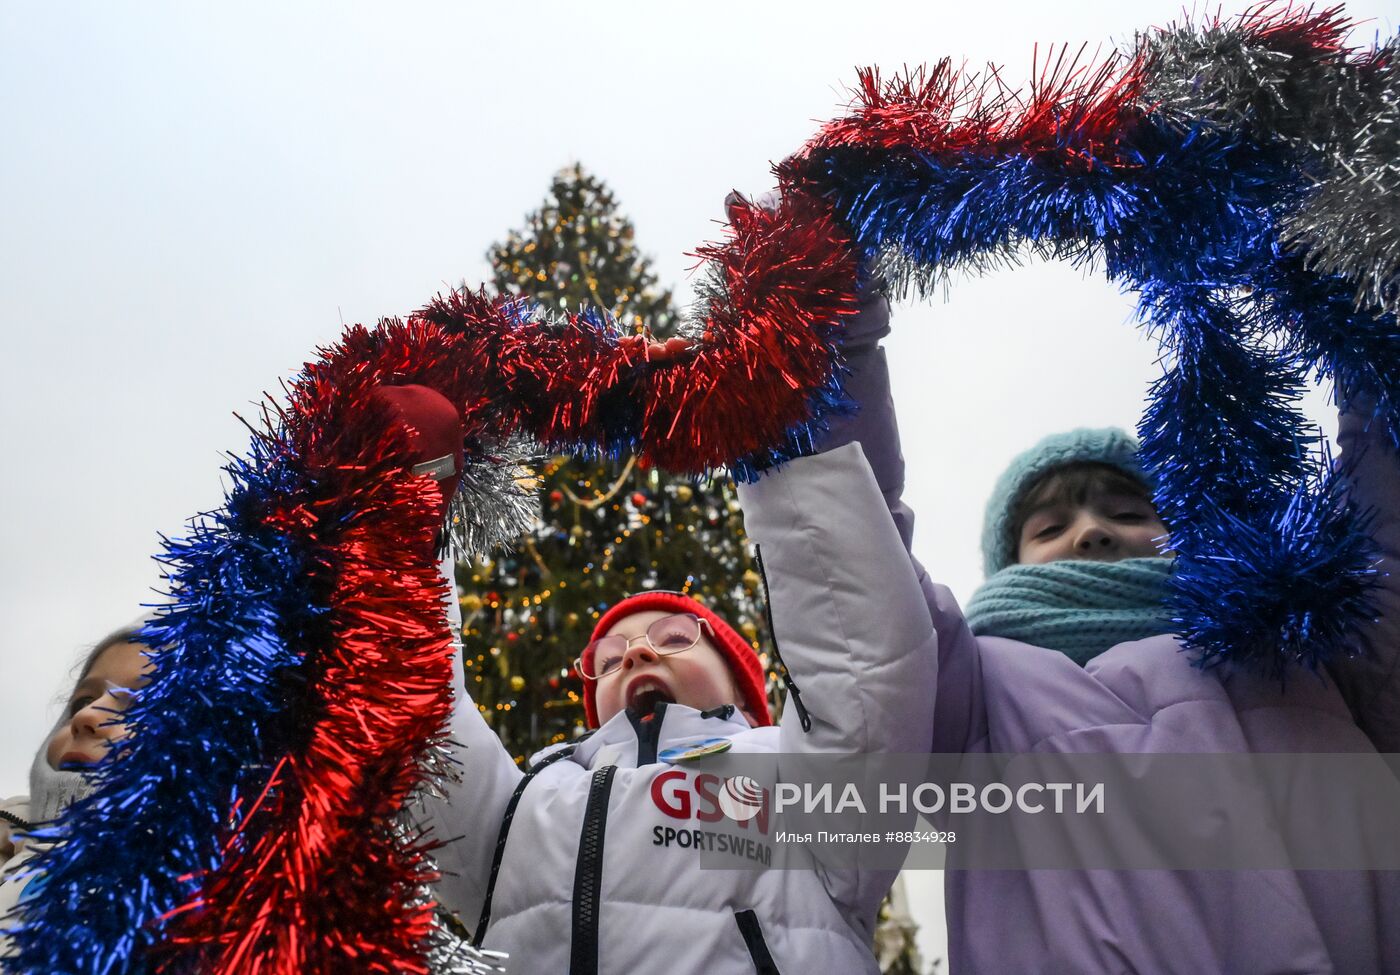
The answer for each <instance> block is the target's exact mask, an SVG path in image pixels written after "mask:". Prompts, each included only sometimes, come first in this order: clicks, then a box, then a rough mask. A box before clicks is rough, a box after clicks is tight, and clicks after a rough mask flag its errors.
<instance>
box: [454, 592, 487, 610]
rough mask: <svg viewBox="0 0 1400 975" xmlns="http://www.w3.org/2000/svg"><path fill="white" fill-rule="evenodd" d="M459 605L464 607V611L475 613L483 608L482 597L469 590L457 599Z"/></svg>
mask: <svg viewBox="0 0 1400 975" xmlns="http://www.w3.org/2000/svg"><path fill="white" fill-rule="evenodd" d="M457 605H459V606H461V607H462V612H464V613H475V612H476V611H477V610H479V609H481V606H482V603H481V597H480V596H478V595H477V594H476V593H474V592H469V593H467V594H466V595H465V596H463V597H462V598H461V599H459V600H457Z"/></svg>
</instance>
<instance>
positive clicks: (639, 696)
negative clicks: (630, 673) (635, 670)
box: [626, 677, 676, 715]
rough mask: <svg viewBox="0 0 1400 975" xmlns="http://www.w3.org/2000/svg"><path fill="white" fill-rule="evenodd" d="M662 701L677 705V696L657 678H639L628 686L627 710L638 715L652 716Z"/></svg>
mask: <svg viewBox="0 0 1400 975" xmlns="http://www.w3.org/2000/svg"><path fill="white" fill-rule="evenodd" d="M662 701H665V702H666V703H667V704H675V703H676V695H674V694H672V693H671V689H670V688H669V687H667V686H666V683H665V681H662V680H660V679H659V678H656V677H638V678H637V679H636V680H634V681H632V683H630V684H628V685H627V702H626V704H627V708H628V710H631V711H635V712H636V713H637V714H644V715H645V714H651V713H652V712H653V711H655V710H656V706H657V705H658V704H660V703H661V702H662Z"/></svg>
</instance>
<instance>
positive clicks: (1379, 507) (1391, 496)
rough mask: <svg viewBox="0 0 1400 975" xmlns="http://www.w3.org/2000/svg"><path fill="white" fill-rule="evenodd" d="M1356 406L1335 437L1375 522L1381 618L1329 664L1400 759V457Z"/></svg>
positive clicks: (1358, 710) (1382, 429) (1358, 712)
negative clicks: (1344, 656) (1356, 649)
mask: <svg viewBox="0 0 1400 975" xmlns="http://www.w3.org/2000/svg"><path fill="white" fill-rule="evenodd" d="M1370 406H1371V404H1370V403H1369V402H1362V401H1360V400H1358V401H1357V402H1356V403H1355V404H1354V408H1353V409H1352V410H1349V411H1345V412H1343V413H1342V415H1341V418H1340V423H1339V431H1338V435H1337V442H1338V445H1339V446H1340V447H1341V451H1342V455H1341V458H1340V462H1341V464H1342V467H1343V469H1344V470H1345V471H1346V472H1347V474H1348V488H1349V491H1350V496H1351V499H1352V500H1353V501H1354V502H1355V503H1356V504H1357V505H1358V506H1359V507H1360V508H1361V509H1362V510H1363V511H1365V510H1369V511H1370V512H1371V517H1372V522H1371V525H1372V531H1371V535H1372V538H1373V539H1374V540H1375V542H1376V547H1377V548H1378V549H1380V553H1381V564H1380V566H1379V568H1380V571H1381V572H1382V573H1383V576H1382V578H1381V581H1380V585H1379V586H1378V587H1377V588H1376V590H1375V593H1374V597H1373V601H1374V605H1375V609H1376V618H1375V619H1374V620H1373V621H1372V622H1371V623H1369V624H1368V625H1367V626H1366V627H1365V628H1364V629H1363V631H1362V639H1363V641H1364V644H1365V645H1364V646H1363V647H1362V648H1361V649H1362V650H1363V651H1364V652H1363V653H1362V654H1361V655H1359V656H1357V657H1354V658H1352V659H1349V660H1339V661H1335V662H1334V663H1332V664H1330V665H1329V670H1330V671H1331V673H1332V677H1333V679H1334V680H1336V682H1337V686H1338V688H1339V689H1340V690H1341V692H1342V696H1343V697H1345V698H1346V701H1347V704H1348V705H1349V706H1350V707H1351V710H1352V714H1353V715H1355V717H1356V723H1357V725H1359V726H1360V728H1361V730H1362V731H1364V732H1365V733H1366V734H1367V735H1368V736H1369V737H1370V739H1371V741H1372V742H1373V743H1374V744H1375V746H1376V749H1377V750H1378V751H1381V752H1400V457H1397V455H1396V452H1395V451H1394V450H1393V449H1392V448H1391V446H1390V437H1389V434H1388V431H1387V430H1386V425H1385V421H1384V420H1381V419H1376V420H1372V419H1371V408H1370Z"/></svg>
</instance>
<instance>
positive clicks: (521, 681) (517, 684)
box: [510, 674, 525, 694]
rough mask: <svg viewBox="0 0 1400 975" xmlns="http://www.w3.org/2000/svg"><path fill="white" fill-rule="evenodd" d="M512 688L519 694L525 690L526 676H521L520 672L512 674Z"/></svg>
mask: <svg viewBox="0 0 1400 975" xmlns="http://www.w3.org/2000/svg"><path fill="white" fill-rule="evenodd" d="M510 689H511V690H512V691H514V692H515V693H517V694H519V693H520V692H521V691H523V690H525V678H524V677H521V676H520V675H519V674H512V675H511V678H510Z"/></svg>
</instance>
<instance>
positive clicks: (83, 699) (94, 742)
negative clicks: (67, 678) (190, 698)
mask: <svg viewBox="0 0 1400 975" xmlns="http://www.w3.org/2000/svg"><path fill="white" fill-rule="evenodd" d="M144 649H145V647H144V646H143V645H142V644H137V643H128V642H126V641H122V642H119V643H113V644H112V645H111V646H109V647H107V648H106V649H105V650H103V651H102V652H101V653H100V654H98V656H97V659H96V660H94V661H93V663H92V667H91V668H90V669H89V670H88V672H87V676H86V677H84V678H83V679H82V680H81V681H79V682H78V686H77V687H75V688H74V689H73V695H72V697H70V698H69V700H68V720H67V722H65V723H64V724H62V725H60V726H59V728H58V730H57V731H55V732H54V734H53V737H52V738H50V739H49V745H48V749H47V753H46V757H47V758H48V762H49V766H50V767H51V768H55V769H58V768H71V767H73V766H79V765H95V764H96V763H97V761H98V760H99V759H101V758H102V756H103V755H104V754H106V751H107V749H108V748H109V747H110V746H111V744H112V742H114V741H117V740H118V739H120V738H121V737H122V736H123V735H124V734H125V733H126V732H125V729H124V728H123V727H122V725H121V721H120V716H121V712H122V711H124V710H126V706H127V705H128V704H130V703H131V701H130V698H129V696H128V695H127V694H125V693H123V690H132V689H135V688H137V687H139V686H140V685H142V684H144V683H145V680H144V678H143V674H144V673H145V671H146V670H147V669H148V668H149V667H150V661H149V660H148V659H147V658H146V657H145V655H144V654H143V653H142V651H143V650H144Z"/></svg>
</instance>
